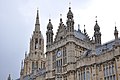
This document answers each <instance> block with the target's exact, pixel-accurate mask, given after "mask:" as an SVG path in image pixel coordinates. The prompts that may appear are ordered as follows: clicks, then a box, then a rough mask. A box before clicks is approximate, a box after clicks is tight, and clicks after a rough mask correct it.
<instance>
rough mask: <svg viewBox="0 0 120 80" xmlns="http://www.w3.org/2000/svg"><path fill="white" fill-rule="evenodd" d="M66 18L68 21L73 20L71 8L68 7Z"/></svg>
mask: <svg viewBox="0 0 120 80" xmlns="http://www.w3.org/2000/svg"><path fill="white" fill-rule="evenodd" d="M67 18H68V19H72V18H73V13H72V11H71V7H69V11H68V13H67Z"/></svg>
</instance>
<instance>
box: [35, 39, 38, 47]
mask: <svg viewBox="0 0 120 80" xmlns="http://www.w3.org/2000/svg"><path fill="white" fill-rule="evenodd" d="M35 49H38V39H37V38H36V39H35Z"/></svg>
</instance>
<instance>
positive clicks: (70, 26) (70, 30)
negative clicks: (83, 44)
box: [66, 7, 74, 35]
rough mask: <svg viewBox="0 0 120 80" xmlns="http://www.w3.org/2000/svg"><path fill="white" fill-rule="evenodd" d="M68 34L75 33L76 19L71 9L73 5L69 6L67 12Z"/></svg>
mask: <svg viewBox="0 0 120 80" xmlns="http://www.w3.org/2000/svg"><path fill="white" fill-rule="evenodd" d="M66 24H67V35H73V34H74V19H73V13H72V11H71V7H69V11H68V13H67V22H66Z"/></svg>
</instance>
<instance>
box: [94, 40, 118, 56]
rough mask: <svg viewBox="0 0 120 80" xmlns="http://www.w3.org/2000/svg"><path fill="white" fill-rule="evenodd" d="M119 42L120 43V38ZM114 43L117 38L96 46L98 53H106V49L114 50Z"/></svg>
mask: <svg viewBox="0 0 120 80" xmlns="http://www.w3.org/2000/svg"><path fill="white" fill-rule="evenodd" d="M118 42H119V43H120V38H119V40H118ZM114 44H115V40H112V41H109V42H107V43H104V44H103V45H101V46H99V47H97V48H96V54H97V55H100V54H102V53H104V51H110V50H112V49H113V45H114Z"/></svg>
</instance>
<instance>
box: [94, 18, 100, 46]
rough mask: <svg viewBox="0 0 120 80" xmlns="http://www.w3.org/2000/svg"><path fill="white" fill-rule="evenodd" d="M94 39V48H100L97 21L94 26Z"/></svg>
mask: <svg viewBox="0 0 120 80" xmlns="http://www.w3.org/2000/svg"><path fill="white" fill-rule="evenodd" d="M94 38H95V44H96V46H100V45H101V32H100V27H99V25H98V23H97V20H96V24H95V26H94Z"/></svg>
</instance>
